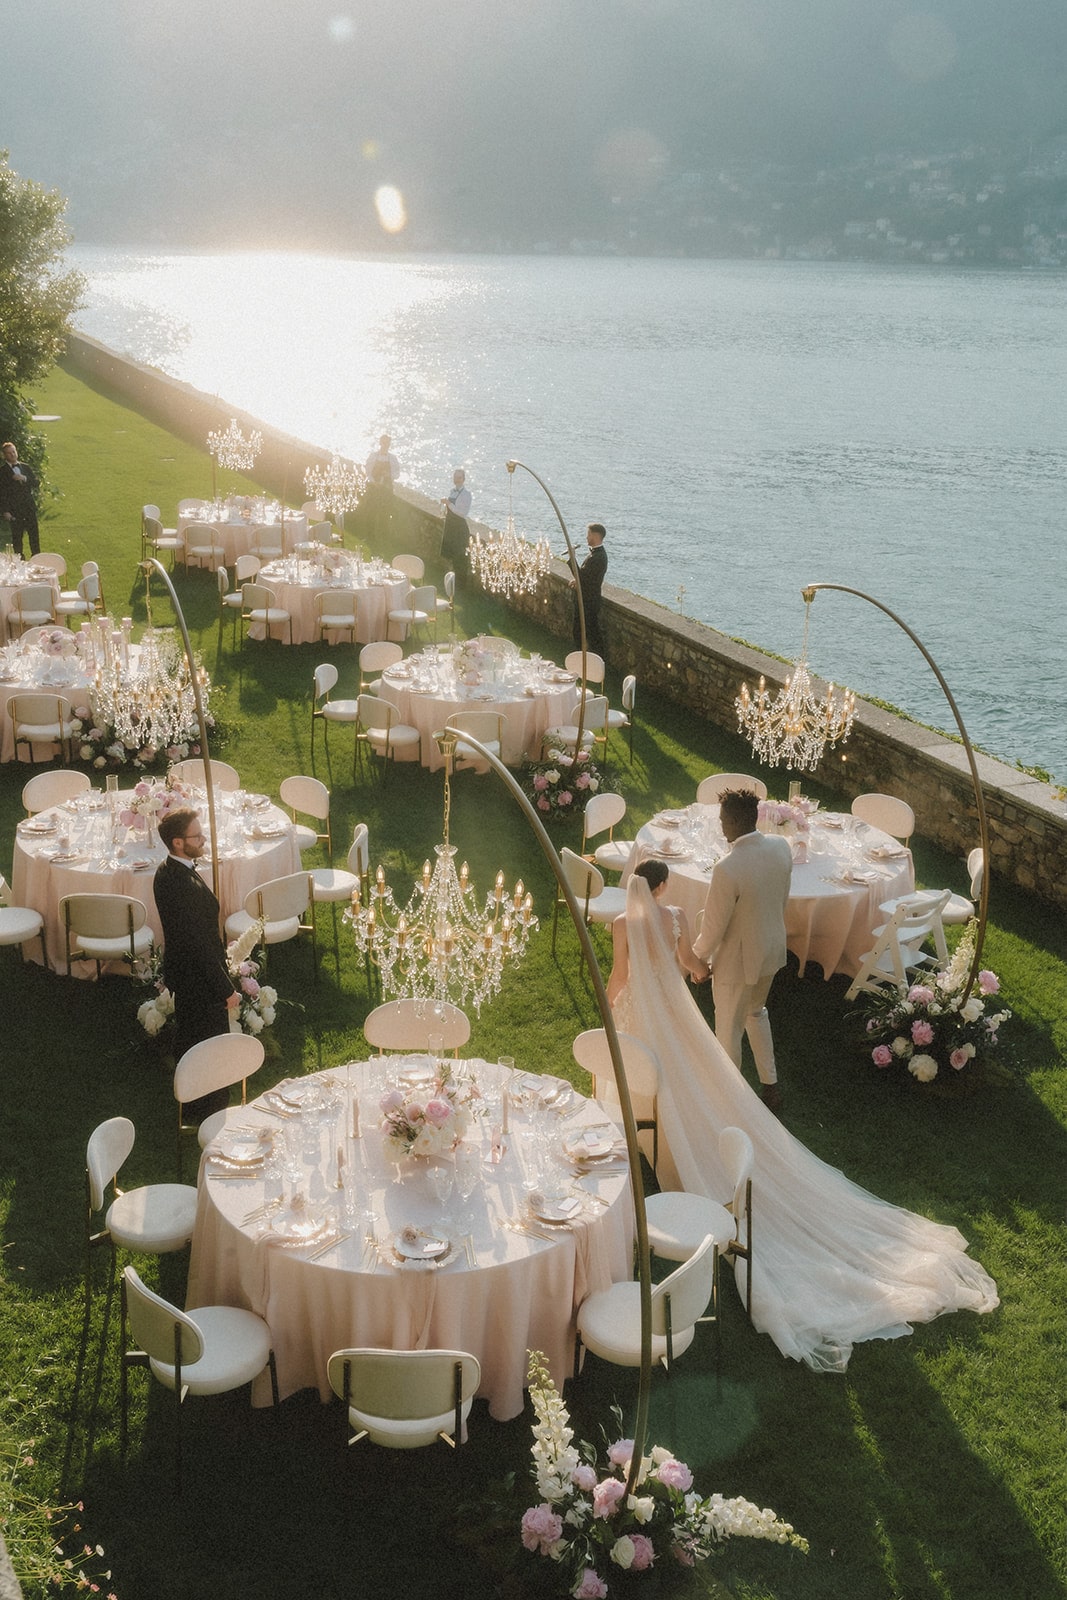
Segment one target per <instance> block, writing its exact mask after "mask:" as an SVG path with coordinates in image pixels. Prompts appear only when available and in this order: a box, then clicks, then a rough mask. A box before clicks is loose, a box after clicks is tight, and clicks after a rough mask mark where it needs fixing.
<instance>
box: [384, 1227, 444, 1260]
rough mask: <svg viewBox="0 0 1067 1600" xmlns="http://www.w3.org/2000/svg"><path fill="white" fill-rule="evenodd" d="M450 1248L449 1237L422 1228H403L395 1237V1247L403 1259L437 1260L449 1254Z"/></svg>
mask: <svg viewBox="0 0 1067 1600" xmlns="http://www.w3.org/2000/svg"><path fill="white" fill-rule="evenodd" d="M448 1248H449V1246H448V1240H447V1239H442V1238H441V1237H440V1235H438V1234H434V1233H426V1232H424V1230H423V1229H422V1228H402V1229H401V1230H400V1232H399V1233H398V1234H396V1236H395V1237H394V1239H393V1249H394V1251H395V1252H396V1254H397V1255H398V1256H399V1257H400V1258H401V1260H402V1261H436V1260H438V1258H439V1257H440V1256H443V1255H447V1254H448Z"/></svg>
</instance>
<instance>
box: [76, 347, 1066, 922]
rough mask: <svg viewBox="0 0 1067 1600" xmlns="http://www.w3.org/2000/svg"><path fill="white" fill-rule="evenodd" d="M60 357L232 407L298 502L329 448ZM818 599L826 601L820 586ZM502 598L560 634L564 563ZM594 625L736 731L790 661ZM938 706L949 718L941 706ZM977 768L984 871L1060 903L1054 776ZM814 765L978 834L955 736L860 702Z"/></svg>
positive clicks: (845, 785) (618, 614)
mask: <svg viewBox="0 0 1067 1600" xmlns="http://www.w3.org/2000/svg"><path fill="white" fill-rule="evenodd" d="M65 365H68V366H69V367H70V368H71V369H72V370H73V371H75V372H76V373H77V374H78V375H79V376H80V377H83V378H88V379H90V380H96V381H98V382H101V383H103V384H104V385H106V386H107V387H108V388H109V389H111V390H113V391H114V392H115V393H117V394H118V395H119V396H120V397H121V398H122V399H124V400H126V401H128V402H129V403H130V404H131V405H133V406H134V407H135V408H136V409H137V410H138V411H139V412H141V413H142V414H143V415H144V416H147V417H149V418H151V419H152V420H153V421H156V422H158V423H160V424H161V425H162V426H163V427H166V428H167V429H169V430H170V431H171V432H172V433H175V434H176V435H178V437H179V438H183V439H187V440H188V441H189V442H190V443H192V444H198V445H201V446H203V445H204V443H205V440H206V438H207V434H208V432H209V430H211V429H213V428H219V427H225V425H226V423H227V422H228V421H229V419H230V417H231V416H235V417H236V418H237V421H238V423H239V424H240V425H241V426H242V428H244V429H245V430H246V431H247V430H248V429H249V428H259V429H261V431H262V433H263V453H262V455H261V456H260V458H259V460H258V461H257V463H256V469H255V470H256V479H257V481H259V482H262V483H263V484H264V485H266V486H267V487H269V488H271V489H272V490H274V492H275V493H278V494H281V493H282V492H283V488H287V490H288V495H289V499H290V501H291V502H292V501H297V502H298V501H299V500H301V499H303V493H302V489H303V477H304V470H305V468H306V467H307V466H309V465H312V464H318V463H322V462H324V461H326V460H328V459H329V452H324V451H322V450H318V449H316V448H315V447H314V446H313V445H310V444H306V443H305V442H304V441H302V440H299V439H294V438H292V437H290V436H289V435H288V434H283V433H280V432H279V431H278V430H277V429H273V428H270V427H269V426H267V425H266V424H265V423H262V422H260V421H259V420H258V419H257V418H255V417H250V416H248V415H247V414H245V413H242V412H240V411H237V410H235V409H234V408H233V407H232V406H227V405H225V404H223V403H222V402H220V401H219V400H218V399H216V398H213V397H211V396H208V395H204V394H202V393H200V391H198V390H196V389H193V388H191V387H190V386H189V385H188V384H185V383H179V382H178V381H177V380H176V379H174V378H169V377H167V375H166V374H165V373H162V372H159V371H157V370H156V369H155V368H152V367H146V366H142V365H140V364H139V363H137V362H134V361H130V360H128V359H126V358H125V357H123V356H120V355H118V354H117V353H116V352H115V351H113V350H109V349H108V348H107V346H106V345H102V344H99V343H98V342H97V341H96V340H95V339H90V338H87V337H86V336H84V335H82V334H74V335H72V336H71V339H70V341H69V348H68V353H67V356H66V358H65ZM146 492H147V491H146ZM397 500H398V515H399V516H400V518H402V526H401V531H400V533H399V535H398V537H399V538H400V540H401V547H402V548H405V549H410V550H413V551H416V552H418V553H419V554H422V555H424V556H430V557H435V556H436V555H437V554H438V552H439V550H440V545H441V525H442V524H441V508H440V505H439V504H438V502H437V501H434V500H431V499H429V498H428V497H427V496H426V495H422V494H419V493H418V492H417V491H414V490H410V489H403V488H402V489H399V490H398V491H397ZM165 510H166V508H165V507H164V511H165ZM816 603H817V604H822V605H830V604H833V601H832V599H831V598H830V597H828V596H823V597H821V598H820V599H819V600H817V601H816ZM512 609H514V610H516V611H519V612H522V613H524V614H526V615H528V616H530V617H534V618H536V620H537V621H538V622H539V623H541V624H542V625H543V626H545V627H546V628H548V630H549V631H550V632H552V633H554V634H557V635H558V636H559V637H560V638H562V639H566V640H568V641H569V639H570V637H571V611H572V602H571V588H570V575H569V572H568V570H567V568H566V567H565V566H564V565H563V564H562V563H560V562H554V563H553V568H552V571H551V573H550V574H549V576H548V577H547V578H546V579H545V580H544V581H543V582H542V584H541V585H540V586H539V588H538V591H537V593H536V594H534V595H525V596H521V597H519V598H517V599H516V600H514V601H513V602H512ZM604 622H605V634H606V636H607V638H608V640H609V641H610V649H611V665H612V667H614V668H616V669H617V670H618V671H619V672H633V673H634V674H635V675H636V677H637V681H638V715H640V694H641V690H642V689H646V690H647V689H653V690H655V691H656V693H658V694H662V695H664V696H665V697H667V698H668V699H670V700H672V701H675V702H676V703H678V704H680V705H683V706H686V707H688V708H690V709H691V710H692V711H693V712H694V713H695V714H696V715H697V716H700V717H703V718H705V719H706V720H708V721H710V722H712V723H714V724H716V725H717V726H720V727H723V728H729V729H730V730H731V731H736V728H737V719H736V716H735V714H734V699H735V697H736V695H737V691H738V687H739V685H740V684H741V682H742V680H744V681H747V682H748V683H750V684H755V683H756V682H757V680H758V679H759V677H760V675H761V674H762V675H763V676H765V677H766V679H767V682H768V684H769V685H771V686H772V687H773V688H777V687H779V686H780V685H781V683H782V680H783V677H784V674H785V671H786V670H787V669H786V668H785V667H784V666H783V664H782V663H781V662H779V661H777V660H776V659H775V658H773V657H770V656H765V655H762V654H761V653H760V652H759V651H757V650H753V649H750V648H749V647H748V646H747V645H742V644H736V643H735V642H734V641H733V640H731V639H729V638H727V637H726V635H725V634H721V633H717V632H716V631H715V630H714V629H713V628H709V627H706V626H705V625H704V624H702V623H699V622H691V621H689V620H688V618H685V617H679V616H677V615H675V614H674V613H673V612H670V611H668V610H666V609H665V608H664V607H663V606H659V605H656V604H655V603H654V602H653V601H650V600H644V599H642V598H641V597H640V596H638V595H632V594H629V593H628V592H627V591H626V590H623V589H617V588H614V587H613V586H611V585H606V586H605V589H604ZM945 715H946V721H949V720H950V716H949V712H948V707H947V706H946V708H945ZM978 767H979V776H980V778H981V782H982V786H983V792H984V795H985V802H986V808H987V810H988V812H989V826H990V836H991V851H990V853H991V857H992V874H993V877H994V878H999V879H1001V880H1003V881H1005V882H1007V883H1011V884H1014V885H1016V886H1017V887H1019V888H1022V889H1025V890H1028V891H1030V892H1032V893H1034V894H1036V895H1038V896H1040V897H1041V898H1042V899H1045V900H1048V901H1050V902H1052V903H1053V904H1056V905H1059V906H1067V804H1065V803H1064V801H1063V800H1061V799H1059V798H1057V795H1056V793H1055V791H1054V790H1053V789H1052V788H1051V786H1050V785H1048V784H1045V783H1038V782H1037V781H1036V780H1035V779H1033V778H1031V777H1028V776H1027V775H1026V774H1025V773H1022V772H1019V771H1017V770H1016V769H1015V768H1014V767H1009V766H1007V765H1005V764H1004V763H1003V762H1000V761H995V760H993V759H992V758H991V757H988V756H979V757H978ZM815 776H816V777H817V778H818V779H819V780H821V781H823V782H825V783H826V784H828V785H829V786H831V787H832V788H834V789H835V790H840V791H842V792H843V793H844V794H847V795H855V794H859V793H861V792H862V791H865V790H876V791H879V792H883V793H889V794H898V795H901V796H903V797H904V798H905V799H907V800H908V801H909V802H910V803H911V805H912V806H913V808H914V810H915V815H916V819H917V829H918V831H919V832H920V833H921V834H923V835H924V836H925V837H927V838H929V839H933V840H935V841H936V842H937V843H938V844H940V845H943V846H944V847H945V849H947V850H950V851H953V852H954V853H955V854H957V855H959V856H961V857H965V856H966V855H967V852H968V851H969V850H970V849H971V848H972V847H973V846H974V845H975V844H977V843H978V821H977V816H976V812H975V804H974V790H973V786H972V784H971V777H970V771H969V769H968V766H967V760H966V756H965V753H964V750H963V747H962V745H960V744H958V743H956V742H955V741H954V740H951V739H948V738H946V736H945V735H944V734H941V733H936V732H934V731H932V730H930V729H928V728H924V727H922V726H920V725H919V724H918V723H914V722H909V721H908V720H907V719H905V718H903V717H898V716H894V715H892V713H890V712H887V711H883V710H881V709H880V708H879V707H877V706H872V705H869V704H868V703H867V702H866V701H859V702H858V704H857V711H856V721H855V725H854V728H853V732H852V735H851V737H850V739H849V741H848V743H847V744H846V745H844V746H842V747H839V748H838V750H836V751H831V752H828V753H827V755H826V757H825V758H824V760H823V762H822V765H821V766H820V768H819V771H818V772H817V773H816V774H815ZM785 783H786V774H785V773H784V772H783V773H782V774H781V775H780V783H779V784H775V783H774V781H773V779H772V780H771V787H772V791H774V790H777V789H778V788H781V789H782V791H783V792H784V788H785Z"/></svg>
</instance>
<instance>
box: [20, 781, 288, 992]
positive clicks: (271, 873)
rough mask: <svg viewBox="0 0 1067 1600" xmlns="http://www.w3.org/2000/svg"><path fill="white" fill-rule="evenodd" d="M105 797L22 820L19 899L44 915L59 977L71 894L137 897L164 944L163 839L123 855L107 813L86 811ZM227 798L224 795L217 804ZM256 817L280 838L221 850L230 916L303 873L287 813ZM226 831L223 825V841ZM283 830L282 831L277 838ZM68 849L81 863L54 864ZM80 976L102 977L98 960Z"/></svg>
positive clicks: (206, 872) (133, 843)
mask: <svg viewBox="0 0 1067 1600" xmlns="http://www.w3.org/2000/svg"><path fill="white" fill-rule="evenodd" d="M101 799H102V796H101V795H100V794H99V791H96V792H95V793H94V794H93V795H91V796H86V797H82V796H78V799H77V801H76V802H75V803H74V806H73V807H68V806H55V807H53V808H52V809H51V810H50V811H43V812H40V813H39V815H38V816H37V817H35V818H32V819H31V820H30V821H29V822H22V823H20V824H19V827H18V830H17V833H16V836H15V853H14V865H13V867H12V873H11V889H12V897H13V899H14V901H15V903H16V905H20V906H32V907H33V909H34V910H35V911H39V912H40V913H41V915H42V916H43V917H44V922H45V940H46V943H47V946H48V959H49V961H50V962H51V963H52V965H53V967H54V968H55V969H56V970H57V971H59V972H64V971H65V970H66V940H65V936H64V931H63V924H62V921H61V919H60V915H59V902H60V900H62V898H63V896H64V895H68V894H126V895H131V896H133V898H134V899H137V900H140V901H142V903H143V904H144V906H145V907H146V909H147V911H148V924H149V926H150V927H151V929H152V931H153V933H154V934H155V937H156V941H157V943H161V942H162V930H161V928H160V925H159V916H158V913H157V912H156V902H155V897H154V895H153V893H152V879H153V876H154V874H155V869H156V867H157V866H158V865H159V863H160V862H161V861H162V860H163V858H164V856H165V854H166V852H165V850H164V848H163V846H162V844H161V843H160V842H159V839H158V837H156V836H155V835H153V842H152V843H151V844H146V843H145V842H144V841H142V840H133V839H131V840H129V841H128V842H124V843H123V844H121V845H119V846H118V847H117V848H118V849H119V850H121V852H122V854H121V857H117V856H116V855H115V854H114V852H113V851H111V850H109V848H108V843H107V839H108V831H109V830H108V827H107V814H106V813H105V812H98V811H90V810H87V809H85V807H86V804H89V805H95V804H98V803H99V801H100V800H101ZM220 799H221V797H220V796H216V804H217V805H218V804H219V801H220ZM255 815H256V818H257V821H256V823H255V824H254V826H256V827H258V828H259V829H260V830H261V831H271V832H272V837H269V838H243V837H242V838H240V840H239V841H238V840H237V839H236V838H235V839H234V840H233V841H232V842H231V844H230V846H229V848H225V847H224V848H223V849H222V850H221V852H220V858H219V900H220V903H221V905H222V914H223V916H224V917H227V916H229V915H230V913H231V912H233V911H239V910H240V909H241V907H242V905H243V904H244V898H245V895H246V894H248V892H249V890H251V889H254V888H255V887H256V885H257V884H260V883H266V882H267V880H268V879H270V878H281V877H284V876H285V874H286V873H289V872H297V871H299V869H300V850H299V847H298V846H297V842H296V835H295V833H294V831H293V827H292V824H291V823H290V820H289V818H288V817H287V816H286V814H285V813H284V812H282V811H280V810H278V808H277V807H274V806H272V807H269V808H264V809H261V810H259V811H257V812H256V813H255ZM52 822H54V823H55V824H56V830H55V832H54V833H45V832H37V831H35V830H36V829H39V828H40V829H43V828H45V827H47V826H48V825H49V824H50V823H52ZM205 827H206V824H205ZM221 828H222V823H221V820H220V838H221ZM275 828H277V829H278V832H277V833H276V834H273V829H275ZM64 837H66V838H67V839H68V840H69V846H68V849H67V850H63V849H61V846H60V842H59V841H60V839H61V838H64ZM68 852H69V854H71V855H72V856H73V857H74V859H73V860H69V861H57V860H55V859H54V857H55V855H56V854H57V853H59V854H67V853H68ZM105 852H106V853H105ZM110 862H114V865H110V864H109V863H110ZM142 862H143V863H145V864H144V865H143V866H142V865H140V863H142ZM200 870H201V872H202V874H203V876H204V879H205V881H206V882H208V883H210V882H211V868H210V866H208V865H206V864H205V865H203V866H202V867H201V869H200ZM39 948H40V947H39V945H36V944H32V945H27V946H26V947H25V949H26V953H27V954H28V955H30V956H34V955H35V952H37V951H39ZM72 971H73V973H74V976H75V977H86V978H88V977H95V976H96V963H95V962H92V961H76V962H74V964H73V968H72Z"/></svg>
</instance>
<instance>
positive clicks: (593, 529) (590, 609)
mask: <svg viewBox="0 0 1067 1600" xmlns="http://www.w3.org/2000/svg"><path fill="white" fill-rule="evenodd" d="M606 538H607V529H606V528H605V526H604V524H603V523H602V522H591V523H590V524H589V527H588V528H587V529H586V534H585V542H586V544H587V545H588V546H589V554H588V555H587V556H586V558H585V560H584V561H583V562H582V564H581V566H580V567H579V568H578V581H579V582H580V584H581V586H582V605H583V606H584V608H585V641H586V645H587V647H588V648H589V649H590V650H595V651H596V653H597V655H598V656H600V657H601V658H602V659H606V657H605V656H604V635H603V633H602V631H601V627H600V591H601V589H602V588H603V587H604V577H605V574H606V573H607V570H608V553H607V551H606V550H605V549H604V540H605V539H606ZM574 643H575V646H576V648H578V649H581V644H582V632H581V627H580V626H579V622H578V598H577V596H575V600H574Z"/></svg>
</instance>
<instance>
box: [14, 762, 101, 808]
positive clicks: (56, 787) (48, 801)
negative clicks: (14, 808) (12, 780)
mask: <svg viewBox="0 0 1067 1600" xmlns="http://www.w3.org/2000/svg"><path fill="white" fill-rule="evenodd" d="M91 788H92V782H91V781H90V778H89V774H88V773H87V772H79V771H78V770H77V769H76V768H75V767H54V768H53V769H52V770H51V771H50V772H37V773H35V774H34V776H33V777H32V778H29V779H28V780H27V781H26V783H24V784H23V786H22V804H23V805H24V806H25V808H26V815H27V816H28V817H34V816H36V815H37V813H38V811H47V810H48V809H49V807H50V806H61V805H62V804H63V802H64V800H73V799H74V798H75V796H76V795H79V794H87V793H88V792H89V790H90V789H91Z"/></svg>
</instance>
